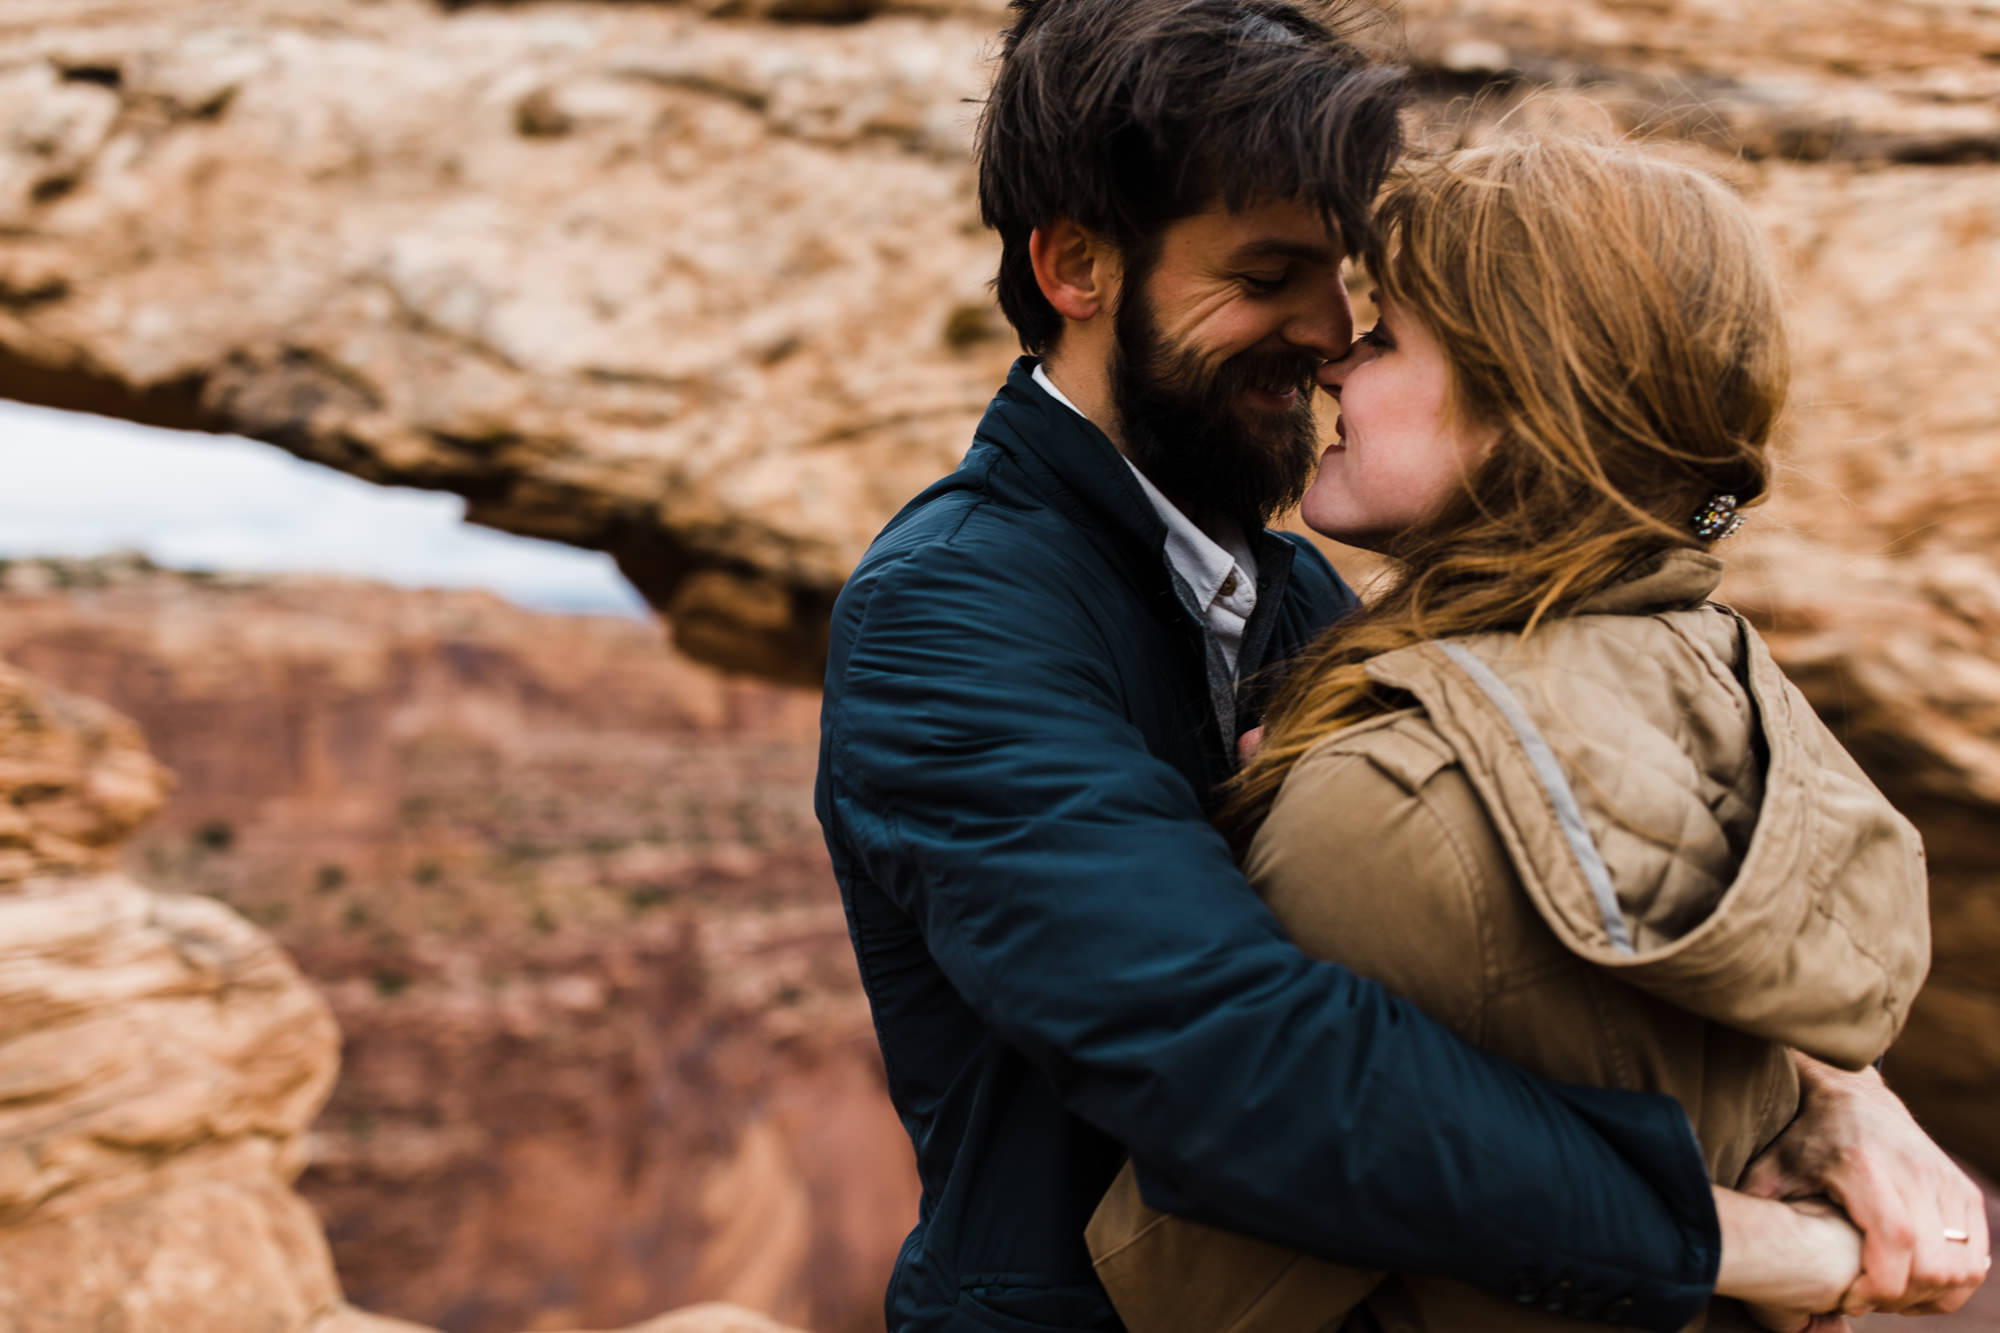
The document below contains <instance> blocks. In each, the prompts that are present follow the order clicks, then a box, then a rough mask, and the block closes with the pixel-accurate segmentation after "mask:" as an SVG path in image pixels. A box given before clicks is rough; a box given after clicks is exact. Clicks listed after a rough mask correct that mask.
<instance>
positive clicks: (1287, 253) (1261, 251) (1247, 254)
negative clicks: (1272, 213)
mask: <svg viewBox="0 0 2000 1333" xmlns="http://www.w3.org/2000/svg"><path fill="white" fill-rule="evenodd" d="M1232 258H1234V259H1235V261H1236V262H1237V263H1239V264H1240V263H1246V262H1248V261H1250V260H1253V259H1297V260H1302V261H1303V262H1305V263H1308V264H1333V263H1338V262H1339V260H1340V256H1339V255H1338V254H1336V253H1334V250H1333V247H1332V246H1329V245H1315V244H1313V243H1312V242H1310V241H1287V240H1281V239H1279V238H1278V237H1275V236H1272V237H1267V238H1265V239H1264V240H1261V241H1251V242H1250V243H1249V244H1247V245H1244V246H1240V247H1238V248H1237V250H1236V252H1235V254H1234V255H1233V256H1232Z"/></svg>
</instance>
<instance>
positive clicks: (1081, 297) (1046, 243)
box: [1028, 217, 1120, 324]
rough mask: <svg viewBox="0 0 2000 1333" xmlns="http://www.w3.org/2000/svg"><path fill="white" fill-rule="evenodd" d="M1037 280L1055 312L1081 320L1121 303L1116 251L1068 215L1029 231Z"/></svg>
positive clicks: (1076, 320) (1031, 260) (1075, 320)
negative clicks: (1119, 300) (1118, 302)
mask: <svg viewBox="0 0 2000 1333" xmlns="http://www.w3.org/2000/svg"><path fill="white" fill-rule="evenodd" d="M1028 258H1029V260H1030V262H1032V263H1033V264H1034V266H1035V282H1036V284H1037V285H1038V286H1040V287H1041V289H1042V295H1043V296H1044V297H1046V298H1048V302H1049V304H1050V305H1052V306H1054V307H1055V308H1056V313H1057V314H1059V315H1061V316H1062V317H1063V318H1064V319H1066V320H1072V321H1074V322H1076V323H1079V324H1081V323H1083V322H1085V321H1086V320H1090V319H1094V318H1095V317H1096V316H1097V315H1098V314H1099V312H1101V311H1104V310H1108V309H1111V308H1113V307H1115V306H1116V304H1117V301H1118V281H1119V274H1120V265H1119V262H1118V255H1117V251H1116V250H1115V249H1114V248H1113V247H1112V246H1111V245H1110V244H1109V243H1107V242H1106V241H1104V240H1102V239H1101V238H1099V237H1097V236H1094V235H1092V234H1091V233H1090V232H1088V231H1086V230H1084V229H1083V228H1082V227H1080V226H1078V225H1077V224H1076V223H1075V222H1073V221H1071V220H1070V219H1069V218H1065V217H1058V218H1055V219H1053V220H1051V221H1050V222H1049V223H1048V224H1047V225H1046V226H1041V227H1037V228H1035V229H1034V231H1033V232H1031V233H1029V235H1028Z"/></svg>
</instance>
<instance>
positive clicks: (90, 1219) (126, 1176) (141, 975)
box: [0, 666, 402, 1333]
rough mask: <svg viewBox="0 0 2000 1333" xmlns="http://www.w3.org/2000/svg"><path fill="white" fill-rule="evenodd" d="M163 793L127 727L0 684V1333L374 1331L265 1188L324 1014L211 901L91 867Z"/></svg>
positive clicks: (321, 1056) (294, 1143)
mask: <svg viewBox="0 0 2000 1333" xmlns="http://www.w3.org/2000/svg"><path fill="white" fill-rule="evenodd" d="M165 787H166V782H165V780H164V774H163V772H162V770H160V768H159V766H158V765H157V764H155V763H154V762H153V760H152V759H151V757H150V756H149V755H147V753H146V751H145V749H144V747H143V745H142V744H141V743H140V741H139V739H138V732H137V729H136V728H134V727H133V726H132V724H131V723H129V722H127V721H125V720H124V719H123V718H120V717H117V716H115V715H114V714H112V713H110V712H109V710H106V709H104V708H102V707H101V706H97V705H88V704H82V703H79V702H78V701H76V700H73V699H70V698H67V697H66V696H62V695H58V694H55V693H52V692H50V691H47V690H44V689H42V688H41V687H39V686H37V685H36V684H34V683H33V682H32V681H31V680H29V679H28V678H27V677H24V676H22V675H21V674H20V673H19V672H17V671H14V670H13V669H12V668H9V667H4V666H0V812H4V816H5V818H6V819H7V821H8V823H7V825H6V832H5V834H4V835H0V836H4V837H5V839H6V845H7V854H6V857H5V859H4V861H0V1323H4V1324H5V1326H6V1327H7V1328H9V1329H18V1330H20V1331H21V1333H59V1331H60V1333H66V1331H67V1330H73V1329H78V1328H103V1327H129V1328H134V1329H137V1328H152V1329H184V1328H185V1329H192V1328H202V1329H216V1330H236V1329H242V1330H251V1329H257V1330H267V1329H285V1330H299V1331H300V1333H303V1331H304V1330H307V1329H311V1330H315V1333H371V1331H379V1333H391V1330H393V1329H394V1328H396V1327H402V1326H400V1325H395V1324H393V1323H392V1322H391V1321H385V1320H376V1319H373V1318H372V1317H369V1316H364V1315H360V1314H358V1313H356V1312H353V1311H350V1310H348V1309H346V1308H345V1307H344V1306H343V1305H342V1304H341V1302H340V1289H339V1285H338V1283H337V1282H336V1281H335V1279H334V1275H333V1265H332V1262H331V1259H330V1257H329V1256H328V1254H327V1250H326V1243H325V1240H324V1239H323V1238H322V1236H321V1235H320V1231H319V1225H318V1223H317V1221H316V1220H315V1219H314V1217H313V1215H312V1212H311V1210H310V1209H309V1208H307V1206H306V1205H305V1204H304V1202H303V1201H301V1200H300V1199H299V1198H298V1197H297V1196H296V1195H294V1194H293V1193H292V1192H291V1190H290V1189H289V1187H288V1184H289V1181H290V1180H291V1179H292V1177H294V1176H296V1175H297V1174H298V1172H299V1170H300V1168H301V1167H303V1166H304V1165H305V1129H306V1126H307V1124H308V1122H309V1121H310V1120H311V1119H312V1116H313V1114H314V1112H316V1111H317V1110H318V1109H319V1106H320V1103H321V1102H322V1101H323V1100H324V1099H325V1097H326V1093H327V1089H328V1087H329V1085H330V1084H331V1083H332V1081H333V1072H334V1052H335V1043H336V1035H335V1032H334V1027H333V1022H332V1019H331V1017H330V1015H329V1014H328V1012H327V1008H326V1005H325V1003H324V1002H323V1001H322V1000H321V999H320V998H319V996H318V995H317V994H315V993H314V991H313V990H312V988H311V987H309V986H308V985H306V983H305V982H304V981H303V979H301V978H300V976H299V974H298V972H297V971H296V969H294V968H293V967H292V966H291V964H290V963H289V962H288V961H287V960H286V959H285V957H284V955H283V954H282V953H280V952H279V951H278V949H277V948H276V946H274V945H273V944H272V943H271V941H270V940H269V939H268V938H267V937H265V936H264V935H263V934H262V933H261V932H259V931H257V930H256V929H255V928H253V927H252V926H250V925H249V924H248V923H247V922H245V921H244V920H243V919H242V918H241V917H239V916H237V915H236V914H235V913H234V912H231V911H230V910H229V909H228V908H226V907H224V906H223V905H221V904H220V903H217V902H214V901H213V900H210V899H207V898H201V897H191V896H186V895H178V894H172V895H170V894H156V893H152V892H149V891H148V890H146V889H144V888H142V887H140V886H139V885H138V884H135V883H133V882H132V881H131V880H128V879H126V878H124V877H122V876H120V875H117V874H105V873H93V872H94V871H96V869H97V868H98V867H100V866H102V865H103V864H104V862H105V859H106V856H107V854H108V852H109V849H110V848H111V846H112V845H113V844H114V843H115V842H116V841H117V840H118V839H119V838H120V837H122V835H124V834H125V833H127V832H129V831H130V830H131V828H132V827H133V826H134V825H135V824H137V823H138V821H139V820H141V819H143V818H144V817H145V815H146V814H148V813H149V812H150V811H151V810H152V809H153V808H154V807H155V806H157V805H158V804H159V801H160V799H161V797H162V796H163V795H164V793H165Z"/></svg>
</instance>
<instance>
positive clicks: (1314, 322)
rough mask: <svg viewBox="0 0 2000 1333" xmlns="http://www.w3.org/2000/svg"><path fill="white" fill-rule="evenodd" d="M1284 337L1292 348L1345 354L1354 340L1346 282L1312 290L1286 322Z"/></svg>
mask: <svg viewBox="0 0 2000 1333" xmlns="http://www.w3.org/2000/svg"><path fill="white" fill-rule="evenodd" d="M1285 337H1286V339H1287V340H1288V341H1290V342H1291V343H1292V345H1293V346H1295V347H1302V348H1305V349H1307V350H1309V351H1312V352H1316V353H1318V354H1319V355H1320V356H1322V357H1326V358H1329V359H1331V358H1333V357H1337V356H1342V355H1345V354H1346V352H1347V349H1348V347H1349V346H1351V345H1352V344H1353V342H1354V306H1353V304H1352V303H1351V302H1350V301H1349V300H1348V297H1347V284H1345V283H1343V282H1340V281H1338V280H1336V281H1335V282H1333V284H1332V291H1331V292H1315V293H1313V295H1312V297H1311V298H1310V299H1308V300H1306V301H1303V302H1302V303H1301V304H1300V306H1299V308H1298V310H1296V311H1295V312H1293V315H1292V318H1291V319H1290V320H1289V321H1288V322H1287V323H1286V326H1285Z"/></svg>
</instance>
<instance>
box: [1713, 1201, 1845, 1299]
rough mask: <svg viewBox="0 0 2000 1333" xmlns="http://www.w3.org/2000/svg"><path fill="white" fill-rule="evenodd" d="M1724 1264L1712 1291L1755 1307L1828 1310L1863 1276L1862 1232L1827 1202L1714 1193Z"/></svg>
mask: <svg viewBox="0 0 2000 1333" xmlns="http://www.w3.org/2000/svg"><path fill="white" fill-rule="evenodd" d="M1715 1213H1716V1218H1717V1220H1718V1222H1719V1223H1720V1224H1721V1230H1722V1264H1721V1267H1720V1269H1719V1271H1718V1273H1717V1275H1716V1281H1715V1293H1716V1295H1718V1296H1730V1297H1734V1298H1735V1299H1737V1300H1740V1301H1745V1302H1747V1303H1749V1304H1752V1305H1763V1306H1772V1307H1781V1308H1785V1309H1791V1310H1810V1311H1825V1310H1832V1309H1835V1308H1836V1307H1838V1306H1839V1304H1840V1298H1841V1296H1842V1294H1843V1293H1844V1292H1846V1290H1847V1289H1848V1287H1850V1286H1852V1285H1853V1283H1854V1280H1855V1278H1857V1277H1858V1276H1860V1273H1861V1233H1860V1232H1858V1231H1856V1230H1855V1229H1854V1225H1853V1224H1852V1223H1851V1222H1849V1221H1848V1220H1847V1218H1846V1215H1845V1214H1843V1213H1842V1212H1841V1211H1840V1210H1839V1209H1837V1208H1834V1207H1833V1206H1831V1205H1830V1204H1816V1203H1810V1202H1807V1203H1782V1202H1779V1201H1778V1200H1775V1199H1759V1198H1755V1197H1753V1196H1751V1195H1748V1194H1739V1193H1738V1192H1736V1191H1735V1190H1728V1189H1722V1188H1721V1187H1719V1186H1718V1187H1717V1188H1716V1190H1715Z"/></svg>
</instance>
